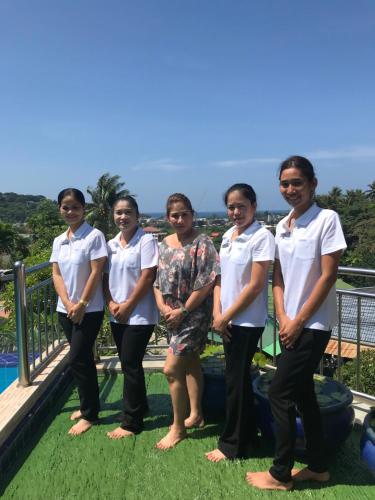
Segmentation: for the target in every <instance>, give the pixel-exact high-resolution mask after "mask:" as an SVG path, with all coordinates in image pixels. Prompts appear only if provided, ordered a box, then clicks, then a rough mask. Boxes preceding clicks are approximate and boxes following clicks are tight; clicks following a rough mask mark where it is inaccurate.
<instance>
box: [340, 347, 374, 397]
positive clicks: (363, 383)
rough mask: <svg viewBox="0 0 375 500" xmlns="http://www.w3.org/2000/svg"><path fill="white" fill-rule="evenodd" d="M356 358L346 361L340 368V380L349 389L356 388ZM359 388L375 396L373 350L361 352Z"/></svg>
mask: <svg viewBox="0 0 375 500" xmlns="http://www.w3.org/2000/svg"><path fill="white" fill-rule="evenodd" d="M357 363H358V361H357V359H354V360H353V361H348V362H347V363H346V364H345V365H344V366H343V367H342V368H341V375H342V381H343V382H344V384H346V385H347V386H349V387H350V388H351V389H355V388H356V372H357ZM359 384H360V386H359V388H358V389H359V390H360V391H361V392H364V393H366V394H370V395H371V396H375V350H366V351H362V352H361V358H360V377H359Z"/></svg>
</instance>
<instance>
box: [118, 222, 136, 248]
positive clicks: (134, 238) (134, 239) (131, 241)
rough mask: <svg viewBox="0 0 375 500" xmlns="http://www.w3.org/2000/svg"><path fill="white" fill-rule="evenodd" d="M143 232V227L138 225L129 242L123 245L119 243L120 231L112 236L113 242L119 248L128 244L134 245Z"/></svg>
mask: <svg viewBox="0 0 375 500" xmlns="http://www.w3.org/2000/svg"><path fill="white" fill-rule="evenodd" d="M142 234H143V229H142V228H141V227H139V226H138V228H137V230H136V232H135V233H134V235H133V237H132V239H131V240H130V241H129V243H128V244H127V245H126V246H125V247H123V246H122V245H121V241H120V238H121V231H120V232H119V233H118V234H117V235H116V236H115V237H114V238H113V243H114V244H115V245H116V246H117V247H120V248H127V247H129V246H132V245H135V244H136V243H137V242H138V241H139V239H140V237H141V236H142Z"/></svg>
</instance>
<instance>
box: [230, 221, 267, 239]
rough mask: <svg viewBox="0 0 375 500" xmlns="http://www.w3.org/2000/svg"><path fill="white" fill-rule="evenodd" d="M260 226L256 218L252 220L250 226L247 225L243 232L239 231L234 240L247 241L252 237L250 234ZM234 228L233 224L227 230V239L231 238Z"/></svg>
mask: <svg viewBox="0 0 375 500" xmlns="http://www.w3.org/2000/svg"><path fill="white" fill-rule="evenodd" d="M260 227H261V224H260V223H259V222H258V221H257V220H254V222H253V223H252V224H250V226H249V227H247V228H246V229H245V231H244V232H243V233H241V234H240V235H239V236H237V238H236V240H235V241H237V242H241V241H248V240H249V239H250V238H251V237H252V235H253V234H254V233H255V232H256V231H258V229H259V228H260ZM235 230H236V226H233V227H232V228H231V229H230V230H229V234H228V236H227V239H229V240H231V239H232V234H233V233H234V231H235Z"/></svg>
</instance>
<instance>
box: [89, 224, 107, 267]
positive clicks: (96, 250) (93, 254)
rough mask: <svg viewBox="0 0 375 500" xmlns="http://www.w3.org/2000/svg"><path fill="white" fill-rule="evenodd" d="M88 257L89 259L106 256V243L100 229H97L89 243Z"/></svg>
mask: <svg viewBox="0 0 375 500" xmlns="http://www.w3.org/2000/svg"><path fill="white" fill-rule="evenodd" d="M89 257H90V260H96V259H100V258H101V257H108V251H107V243H106V241H105V238H104V234H103V233H102V232H100V231H97V233H96V234H95V236H94V238H93V239H92V241H91V243H90V247H89Z"/></svg>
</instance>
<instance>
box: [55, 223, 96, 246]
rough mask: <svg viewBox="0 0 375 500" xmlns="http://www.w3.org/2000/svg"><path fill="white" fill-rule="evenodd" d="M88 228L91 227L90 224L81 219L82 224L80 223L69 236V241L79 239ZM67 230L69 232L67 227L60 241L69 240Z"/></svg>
mask: <svg viewBox="0 0 375 500" xmlns="http://www.w3.org/2000/svg"><path fill="white" fill-rule="evenodd" d="M89 229H91V226H90V224H88V223H87V222H86V221H83V224H81V225H80V226H79V228H78V229H77V231H76V232H75V233H74V234H73V236H72V237H71V239H70V241H75V240H80V239H81V238H83V237H84V236H85V235H86V233H87V232H88V230H89ZM68 232H69V229H67V230H66V231H65V233H64V238H63V240H62V243H66V242H69V238H68Z"/></svg>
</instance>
